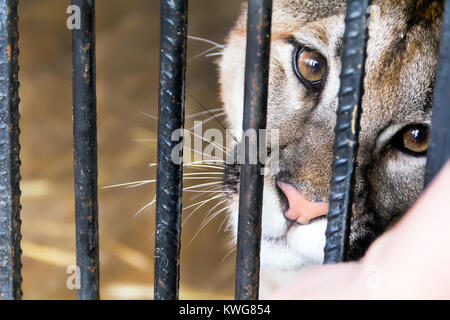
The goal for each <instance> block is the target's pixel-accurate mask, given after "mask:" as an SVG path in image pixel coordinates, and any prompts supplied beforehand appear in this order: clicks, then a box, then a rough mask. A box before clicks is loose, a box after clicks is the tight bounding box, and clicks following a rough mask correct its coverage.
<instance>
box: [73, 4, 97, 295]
mask: <svg viewBox="0 0 450 320" xmlns="http://www.w3.org/2000/svg"><path fill="white" fill-rule="evenodd" d="M72 5H74V6H77V7H78V8H80V13H81V28H80V29H74V30H73V31H72V62H73V136H74V159H75V162H74V163H75V165H74V169H75V216H76V244H77V266H78V268H79V271H80V274H79V277H80V281H81V288H80V289H78V298H79V299H81V300H96V299H99V298H100V288H99V277H100V272H99V269H100V267H99V243H98V203H97V98H96V84H95V0H72Z"/></svg>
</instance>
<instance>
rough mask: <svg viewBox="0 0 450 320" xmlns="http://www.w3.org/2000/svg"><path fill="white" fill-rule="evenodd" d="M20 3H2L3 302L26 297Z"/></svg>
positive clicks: (0, 220)
mask: <svg viewBox="0 0 450 320" xmlns="http://www.w3.org/2000/svg"><path fill="white" fill-rule="evenodd" d="M17 21H18V17H17V0H0V300H6V299H8V300H12V299H20V298H21V297H22V290H21V284H22V276H21V269H22V264H21V253H22V250H21V249H20V239H21V234H20V226H21V220H20V210H21V205H20V189H19V181H20V159H19V152H20V145H19V133H20V130H19V95H18V90H19V80H18V72H19V64H18V55H19V47H18V40H19V32H18V26H17Z"/></svg>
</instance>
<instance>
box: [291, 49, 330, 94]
mask: <svg viewBox="0 0 450 320" xmlns="http://www.w3.org/2000/svg"><path fill="white" fill-rule="evenodd" d="M294 63H295V72H296V73H297V76H298V77H299V79H300V80H301V81H302V82H303V83H304V84H306V85H307V86H309V87H312V88H313V89H315V90H317V89H319V88H320V86H321V84H322V81H323V79H324V77H325V74H326V71H327V60H326V59H325V58H324V57H323V56H322V55H321V54H319V53H317V52H315V51H312V50H310V49H308V48H301V49H300V50H299V51H298V52H297V54H296V55H295V59H294Z"/></svg>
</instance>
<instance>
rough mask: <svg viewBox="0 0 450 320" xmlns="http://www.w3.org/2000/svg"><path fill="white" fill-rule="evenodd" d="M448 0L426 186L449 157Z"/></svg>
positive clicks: (449, 56) (449, 33) (449, 64)
mask: <svg viewBox="0 0 450 320" xmlns="http://www.w3.org/2000/svg"><path fill="white" fill-rule="evenodd" d="M449 84H450V0H446V1H445V11H444V21H443V25H442V35H441V45H440V56H439V63H438V68H437V74H436V84H435V87H434V88H435V89H434V97H433V109H432V110H433V113H432V122H431V135H430V146H429V149H428V155H427V166H426V171H425V186H427V185H428V184H429V183H430V182H431V180H432V179H433V178H434V176H435V175H436V174H437V173H438V172H439V170H440V169H441V168H442V167H443V166H444V165H445V163H446V162H447V161H448V159H449V158H450V108H449V101H450V89H449Z"/></svg>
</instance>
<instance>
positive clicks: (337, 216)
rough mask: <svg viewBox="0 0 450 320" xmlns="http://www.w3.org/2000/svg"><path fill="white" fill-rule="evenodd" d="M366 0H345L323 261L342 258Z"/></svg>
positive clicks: (354, 147)
mask: <svg viewBox="0 0 450 320" xmlns="http://www.w3.org/2000/svg"><path fill="white" fill-rule="evenodd" d="M369 4H370V1H368V0H347V14H346V17H345V34H344V53H343V56H342V70H341V78H340V79H341V86H340V90H339V105H338V109H337V120H336V129H335V134H336V137H335V144H334V158H333V165H332V177H331V195H330V200H329V203H330V208H329V212H328V225H327V230H326V238H327V241H326V245H325V259H324V263H336V262H341V261H344V260H345V259H346V253H347V247H348V237H349V232H350V219H351V214H352V195H353V180H354V170H355V159H356V152H357V146H358V131H359V118H360V112H361V100H362V95H363V81H364V66H365V57H366V46H367V38H368V28H367V20H368V7H369Z"/></svg>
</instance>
